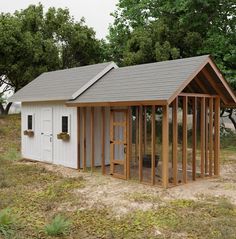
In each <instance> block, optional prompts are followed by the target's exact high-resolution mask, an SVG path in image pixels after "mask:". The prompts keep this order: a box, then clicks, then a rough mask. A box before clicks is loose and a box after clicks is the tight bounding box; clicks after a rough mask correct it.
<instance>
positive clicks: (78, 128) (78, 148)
mask: <svg viewBox="0 0 236 239" xmlns="http://www.w3.org/2000/svg"><path fill="white" fill-rule="evenodd" d="M77 168H78V169H80V108H77Z"/></svg>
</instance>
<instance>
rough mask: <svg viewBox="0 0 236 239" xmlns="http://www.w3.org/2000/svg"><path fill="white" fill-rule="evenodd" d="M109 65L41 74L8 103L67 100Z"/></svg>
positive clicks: (103, 64)
mask: <svg viewBox="0 0 236 239" xmlns="http://www.w3.org/2000/svg"><path fill="white" fill-rule="evenodd" d="M109 64H111V63H110V62H108V63H102V64H96V65H90V66H83V67H76V68H71V69H65V70H58V71H52V72H47V73H43V74H41V75H40V76H39V77H37V78H36V79H35V80H33V81H32V82H30V83H29V84H28V85H26V86H25V87H24V88H22V89H21V90H19V91H18V92H16V93H15V94H14V95H13V96H12V97H11V98H10V101H21V102H26V101H49V100H69V99H72V95H73V94H74V93H75V92H76V91H78V90H79V89H80V88H81V87H82V86H84V85H85V84H86V83H87V82H88V81H90V80H91V79H92V78H93V77H95V76H96V75H97V74H99V73H100V72H101V71H103V70H104V69H105V68H106V67H107V66H108V65H109Z"/></svg>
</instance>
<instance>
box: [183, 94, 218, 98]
mask: <svg viewBox="0 0 236 239" xmlns="http://www.w3.org/2000/svg"><path fill="white" fill-rule="evenodd" d="M179 96H188V97H207V98H212V97H213V98H217V97H218V95H210V94H201V93H180V94H179Z"/></svg>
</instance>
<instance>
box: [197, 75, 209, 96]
mask: <svg viewBox="0 0 236 239" xmlns="http://www.w3.org/2000/svg"><path fill="white" fill-rule="evenodd" d="M195 82H196V83H197V85H198V86H199V88H200V89H201V90H202V91H203V93H208V92H209V91H208V89H207V88H206V87H205V85H204V84H203V83H202V82H201V80H200V79H199V78H198V77H197V76H195Z"/></svg>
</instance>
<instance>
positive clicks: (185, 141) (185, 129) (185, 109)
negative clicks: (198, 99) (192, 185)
mask: <svg viewBox="0 0 236 239" xmlns="http://www.w3.org/2000/svg"><path fill="white" fill-rule="evenodd" d="M187 117H188V97H187V96H184V97H183V143H182V144H183V146H182V164H183V165H182V174H183V182H184V183H187V148H188V120H187Z"/></svg>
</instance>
